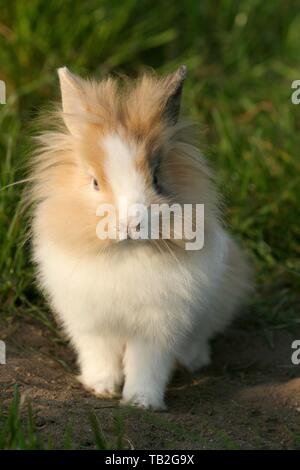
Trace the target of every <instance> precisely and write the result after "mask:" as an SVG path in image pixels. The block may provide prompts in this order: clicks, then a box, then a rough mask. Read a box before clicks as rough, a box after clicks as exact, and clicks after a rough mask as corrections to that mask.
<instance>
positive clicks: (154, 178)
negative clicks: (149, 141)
mask: <svg viewBox="0 0 300 470" xmlns="http://www.w3.org/2000/svg"><path fill="white" fill-rule="evenodd" d="M152 184H153V186H154V188H155V190H156V192H157V193H161V191H162V188H161V185H160V183H159V178H158V167H156V168H155V169H154V171H153V176H152Z"/></svg>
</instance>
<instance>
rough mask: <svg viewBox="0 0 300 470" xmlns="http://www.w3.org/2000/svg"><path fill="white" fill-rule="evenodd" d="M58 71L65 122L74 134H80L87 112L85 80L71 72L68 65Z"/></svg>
mask: <svg viewBox="0 0 300 470" xmlns="http://www.w3.org/2000/svg"><path fill="white" fill-rule="evenodd" d="M57 72H58V76H59V82H60V91H61V100H62V110H63V120H64V123H65V125H66V127H67V128H68V130H69V131H70V133H71V134H72V135H74V136H79V135H80V133H81V130H82V121H83V119H82V115H83V114H84V113H85V112H86V103H85V98H84V89H83V80H82V79H81V78H79V77H77V76H76V75H74V74H73V73H71V72H70V71H69V70H68V68H67V67H61V68H59V69H58V71H57Z"/></svg>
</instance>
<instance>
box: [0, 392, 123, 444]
mask: <svg viewBox="0 0 300 470" xmlns="http://www.w3.org/2000/svg"><path fill="white" fill-rule="evenodd" d="M0 405H1V403H0ZM88 419H89V423H90V426H91V430H92V434H93V447H92V448H94V449H95V450H109V449H115V450H122V449H124V448H125V438H124V424H123V420H122V417H121V416H120V415H115V416H114V427H113V440H111V439H108V438H107V437H106V436H105V434H104V433H103V430H102V428H101V424H100V422H99V419H98V417H97V416H96V414H95V413H94V411H90V413H89V414H88ZM72 433H73V426H72V424H71V423H68V424H67V425H66V428H65V431H64V439H63V449H64V450H71V449H77V448H78V446H77V445H75V444H74V443H73V438H72ZM54 448H55V444H54V437H53V436H51V435H50V436H47V438H45V437H42V436H41V435H40V433H39V432H38V430H37V427H36V425H35V420H34V417H33V411H32V407H31V403H30V402H28V401H27V403H22V399H21V396H20V392H19V389H18V387H17V386H15V388H14V396H13V399H12V400H11V402H10V404H9V406H8V407H6V410H5V411H4V410H3V408H2V405H1V406H0V449H5V450H12V449H14V450H52V449H54ZM89 448H91V447H89Z"/></svg>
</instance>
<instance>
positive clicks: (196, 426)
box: [0, 320, 300, 449]
mask: <svg viewBox="0 0 300 470" xmlns="http://www.w3.org/2000/svg"><path fill="white" fill-rule="evenodd" d="M0 337H1V338H2V339H5V341H6V344H7V364H6V365H1V366H0V385H1V392H0V393H1V395H0V398H1V401H3V402H4V406H5V405H6V404H7V403H9V402H10V401H11V399H12V395H13V388H14V385H15V384H18V385H19V389H20V393H21V397H22V401H23V402H26V399H29V400H30V401H31V404H32V407H33V411H34V419H35V423H36V426H37V429H38V431H39V434H40V435H41V436H42V437H45V438H46V436H49V435H51V436H52V437H53V439H54V445H55V447H57V448H60V447H62V446H63V442H64V436H65V432H66V427H67V424H68V423H70V425H71V426H72V440H73V446H74V447H75V448H92V447H93V446H94V439H93V433H92V430H91V425H90V421H89V419H88V413H89V412H90V411H91V410H93V411H94V412H95V414H96V415H97V417H98V418H99V421H100V423H101V426H102V429H103V431H104V433H105V435H106V436H108V437H109V438H110V436H113V435H114V423H115V418H116V416H121V417H122V421H123V423H124V442H125V445H126V446H128V447H133V448H135V449H172V448H174V449H209V448H212V449H224V448H226V449H228V448H230V449H238V448H242V449H252V448H260V449H270V448H271V449H279V448H280V449H281V448H283V449H285V448H288V449H293V448H300V365H299V366H295V365H293V364H292V362H291V353H292V350H291V343H292V341H293V340H294V339H299V338H300V329H299V331H298V332H294V333H293V334H290V333H289V332H287V331H284V330H278V331H274V335H273V338H272V343H273V344H272V346H271V345H270V344H269V343H268V342H267V341H266V339H265V337H264V336H262V335H260V334H259V333H258V332H257V330H248V331H247V330H244V329H242V328H240V327H238V326H235V327H232V328H231V329H229V330H228V331H227V333H226V334H225V335H223V336H222V337H219V338H218V339H217V340H216V341H214V344H213V351H214V354H213V362H212V366H210V367H209V368H206V369H203V370H202V371H200V372H198V373H197V374H194V375H191V374H188V373H187V372H186V371H184V370H181V369H179V370H177V371H176V372H175V374H174V377H173V380H172V382H171V384H170V386H169V388H168V393H167V403H168V406H169V408H168V411H167V412H164V413H152V412H145V411H141V410H135V409H130V408H122V407H119V405H118V402H117V401H113V400H101V399H99V398H96V397H93V396H91V395H90V394H89V393H87V392H86V391H85V390H83V389H82V388H81V386H80V385H79V384H78V383H77V381H76V379H75V378H74V373H75V372H76V366H75V361H74V355H73V353H72V351H71V350H70V348H69V347H67V346H66V344H65V343H64V342H63V340H62V339H61V338H59V337H58V336H55V335H52V334H51V333H50V332H49V330H48V329H46V328H44V327H43V326H41V325H40V324H39V323H36V322H34V321H32V320H26V321H22V323H21V322H18V323H17V324H10V325H9V326H7V327H5V328H2V331H1V332H0ZM112 440H113V437H112Z"/></svg>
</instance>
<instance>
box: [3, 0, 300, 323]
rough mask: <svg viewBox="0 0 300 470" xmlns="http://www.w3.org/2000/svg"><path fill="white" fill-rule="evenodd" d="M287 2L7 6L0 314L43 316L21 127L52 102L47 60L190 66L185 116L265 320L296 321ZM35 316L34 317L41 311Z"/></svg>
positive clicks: (125, 67)
mask: <svg viewBox="0 0 300 470" xmlns="http://www.w3.org/2000/svg"><path fill="white" fill-rule="evenodd" d="M299 41H300V12H299V9H298V8H297V5H296V2H293V1H286V2H281V1H278V0H275V1H273V2H261V1H258V0H242V1H233V0H226V1H222V2H218V1H211V0H204V1H202V2H194V1H192V0H186V1H185V2H177V1H176V0H167V1H166V2H164V7H163V8H162V7H161V6H160V5H159V4H158V3H155V2H154V3H153V2H151V1H150V0H142V1H140V0H124V1H123V2H119V1H112V0H101V1H99V0H91V1H89V2H73V0H66V1H64V6H63V8H62V7H61V2H59V1H58V0H57V1H55V0H54V1H51V2H46V3H45V2H43V1H42V0H33V1H31V2H30V3H28V2H26V1H25V0H18V1H15V0H12V1H10V2H8V3H6V6H5V8H2V9H1V21H0V63H1V72H0V78H1V79H2V80H5V82H6V85H7V104H5V105H1V107H0V126H1V133H0V155H1V159H0V184H1V191H0V246H1V250H0V273H1V274H0V276H1V279H0V295H1V304H2V310H3V311H4V312H5V313H6V314H8V315H9V314H10V315H14V314H15V313H16V312H17V311H18V309H20V308H21V309H27V310H28V311H29V312H30V313H32V314H33V315H35V314H38V315H39V316H40V317H41V316H42V318H41V319H42V321H43V320H45V321H47V315H43V313H41V310H40V308H39V307H38V308H36V307H37V305H42V304H40V297H39V295H38V294H37V292H36V289H35V288H34V286H33V277H32V268H31V266H30V262H29V246H28V243H25V244H24V243H23V241H24V233H25V225H26V223H25V219H24V215H23V214H22V213H21V211H20V194H21V186H22V185H20V186H11V187H9V188H6V189H4V187H5V186H7V185H9V184H11V183H13V182H15V181H17V180H19V179H22V177H24V170H23V168H24V164H25V163H26V160H27V158H28V154H29V153H30V145H31V144H30V139H29V136H30V125H31V122H32V120H33V119H34V118H35V117H36V115H37V112H38V110H39V109H40V107H43V106H47V105H48V103H49V101H51V100H53V99H55V98H57V96H58V86H57V77H56V68H57V67H59V66H61V65H63V64H67V65H68V66H70V68H71V69H72V70H74V71H75V72H77V73H82V74H83V75H89V74H90V75H95V76H97V77H101V76H103V75H105V74H107V73H108V72H111V71H121V72H126V73H128V74H130V75H136V74H137V73H138V71H139V70H141V68H142V67H143V66H151V67H155V68H156V69H158V70H159V71H161V72H166V71H170V70H173V69H174V68H175V67H177V66H178V65H179V64H181V63H186V64H187V65H188V68H189V75H188V80H187V82H186V89H185V95H184V99H185V110H186V111H188V112H187V113H186V114H188V115H189V116H190V117H191V118H192V119H193V120H196V121H197V122H198V123H199V124H200V126H201V127H202V131H203V132H200V133H199V142H200V145H201V146H202V148H203V150H204V153H205V154H206V155H207V157H208V158H209V160H210V162H211V164H212V166H213V167H215V168H216V170H217V181H218V184H219V186H220V188H221V190H222V191H223V194H224V195H225V202H226V204H227V210H226V220H227V222H228V224H229V226H230V229H231V230H232V231H233V232H234V233H235V234H236V236H237V237H238V238H240V239H242V240H243V243H244V245H245V246H247V247H248V249H249V251H250V253H251V255H252V259H253V262H254V264H255V267H256V273H257V280H258V286H259V292H260V295H259V296H258V297H257V302H256V303H255V305H254V308H253V315H254V317H255V318H256V319H257V320H258V322H260V323H263V324H264V325H266V324H267V325H271V326H273V325H278V324H282V323H283V324H284V325H285V324H287V323H288V324H289V325H290V324H293V323H294V321H296V320H297V318H296V315H295V313H296V311H297V304H298V302H299V298H298V297H297V289H299V272H300V269H299V252H300V248H299V244H298V243H297V238H298V239H299V235H300V229H299V225H298V221H299V215H300V211H299V207H298V202H299V200H300V184H299V178H298V174H299V169H300V159H299V147H300V133H299V122H300V120H299V118H300V106H299V107H297V106H295V105H292V103H291V100H290V96H291V82H292V81H293V80H294V79H297V78H299V77H300V59H299ZM38 312H39V313H38Z"/></svg>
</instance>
